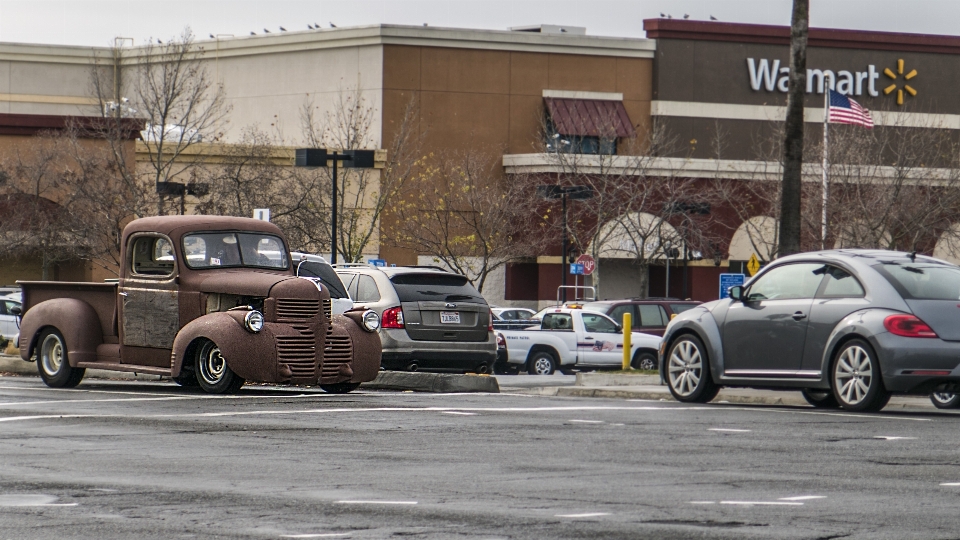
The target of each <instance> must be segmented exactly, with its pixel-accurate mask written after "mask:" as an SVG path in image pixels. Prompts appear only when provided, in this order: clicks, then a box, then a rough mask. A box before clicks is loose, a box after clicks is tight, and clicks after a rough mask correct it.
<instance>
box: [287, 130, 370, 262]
mask: <svg viewBox="0 0 960 540" xmlns="http://www.w3.org/2000/svg"><path fill="white" fill-rule="evenodd" d="M327 161H332V162H333V181H332V182H331V184H332V185H333V189H332V192H331V200H330V202H331V204H330V207H331V211H330V264H337V187H338V184H337V164H338V163H339V162H341V161H343V166H344V167H346V168H349V169H372V168H373V162H374V151H373V150H332V151H330V150H327V149H326V148H297V153H296V160H295V161H294V165H295V166H297V167H307V168H311V169H312V168H316V167H326V166H327Z"/></svg>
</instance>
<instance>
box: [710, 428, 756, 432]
mask: <svg viewBox="0 0 960 540" xmlns="http://www.w3.org/2000/svg"><path fill="white" fill-rule="evenodd" d="M707 431H723V432H727V433H750V430H749V429H730V428H710V429H708V430H707Z"/></svg>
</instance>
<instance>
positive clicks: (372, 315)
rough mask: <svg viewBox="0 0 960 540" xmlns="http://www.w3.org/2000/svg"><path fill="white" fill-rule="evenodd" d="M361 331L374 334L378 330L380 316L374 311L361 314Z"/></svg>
mask: <svg viewBox="0 0 960 540" xmlns="http://www.w3.org/2000/svg"><path fill="white" fill-rule="evenodd" d="M363 329H364V330H366V331H367V332H376V331H377V330H379V329H380V316H379V315H377V313H376V312H375V311H370V310H367V311H365V312H364V313H363Z"/></svg>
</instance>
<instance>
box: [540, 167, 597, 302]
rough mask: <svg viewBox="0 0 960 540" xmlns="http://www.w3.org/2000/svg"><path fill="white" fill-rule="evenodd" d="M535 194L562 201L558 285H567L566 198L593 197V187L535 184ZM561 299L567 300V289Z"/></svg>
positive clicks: (582, 198)
mask: <svg viewBox="0 0 960 540" xmlns="http://www.w3.org/2000/svg"><path fill="white" fill-rule="evenodd" d="M537 195H539V196H540V197H541V198H544V199H560V200H561V201H563V202H562V211H561V216H562V219H563V234H562V240H561V244H560V246H561V250H560V251H561V257H560V285H561V286H563V287H566V285H567V198H570V199H571V200H575V201H577V200H584V199H592V198H593V195H594V193H593V189H592V188H591V187H590V186H557V185H553V184H547V185H542V186H537ZM561 291H562V292H561V294H562V295H563V301H564V302H566V301H567V290H566V289H561Z"/></svg>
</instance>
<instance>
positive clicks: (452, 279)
mask: <svg viewBox="0 0 960 540" xmlns="http://www.w3.org/2000/svg"><path fill="white" fill-rule="evenodd" d="M390 282H391V283H393V286H394V288H395V289H396V290H397V296H398V297H399V298H400V301H401V302H429V301H444V302H470V301H473V302H484V303H485V301H484V299H483V297H482V296H480V293H478V292H477V290H476V289H475V288H473V285H471V284H470V281H469V280H467V278H465V277H463V276H458V275H456V274H449V275H445V274H398V275H396V276H393V277H392V278H390Z"/></svg>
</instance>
